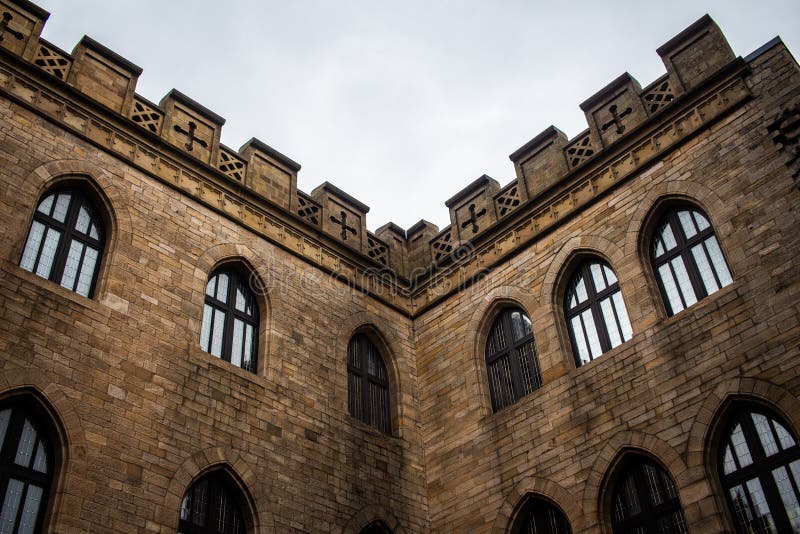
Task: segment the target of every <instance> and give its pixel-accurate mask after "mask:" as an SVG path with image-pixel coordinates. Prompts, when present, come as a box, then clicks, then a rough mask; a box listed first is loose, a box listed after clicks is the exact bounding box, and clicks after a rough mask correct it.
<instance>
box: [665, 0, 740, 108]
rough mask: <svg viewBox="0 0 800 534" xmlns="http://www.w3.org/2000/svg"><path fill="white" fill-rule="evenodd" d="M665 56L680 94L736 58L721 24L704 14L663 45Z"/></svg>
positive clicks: (673, 82) (669, 72) (677, 92)
mask: <svg viewBox="0 0 800 534" xmlns="http://www.w3.org/2000/svg"><path fill="white" fill-rule="evenodd" d="M656 52H657V53H658V55H659V56H661V60H662V61H663V62H664V66H665V67H666V68H667V74H668V75H669V77H670V81H671V82H672V86H673V87H672V89H673V91H674V92H675V95H676V96H680V95H682V94H683V93H686V92H688V91H690V90H691V89H693V88H695V87H697V86H698V85H700V84H701V83H702V82H703V81H704V80H707V79H708V78H710V77H711V76H713V75H714V74H716V73H717V71H719V70H721V69H722V68H724V67H725V66H726V65H728V64H729V63H730V62H731V61H733V59H734V58H735V56H734V54H733V50H731V47H730V45H729V44H728V40H727V39H725V36H724V35H723V34H722V31H721V30H720V29H719V26H717V24H716V23H715V22H714V21H713V20H712V18H711V17H710V16H708V15H704V16H703V17H701V18H700V19H699V20H697V21H696V22H695V23H693V24H692V25H691V26H689V27H688V28H686V29H685V30H683V31H682V32H680V33H679V34H678V35H676V36H675V37H673V38H672V39H670V40H669V41H667V42H666V43H664V44H663V45H661V46H660V47H659V48H658V49H657V50H656Z"/></svg>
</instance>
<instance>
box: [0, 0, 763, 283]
mask: <svg viewBox="0 0 800 534" xmlns="http://www.w3.org/2000/svg"><path fill="white" fill-rule="evenodd" d="M0 10H2V12H3V13H2V14H3V20H4V21H5V23H4V24H3V25H2V26H0V31H2V32H4V34H5V36H6V38H4V39H2V41H0V48H2V50H3V52H4V53H3V54H2V58H0V59H2V60H3V61H2V62H3V63H4V64H8V65H10V66H11V70H12V71H21V72H23V73H24V76H22V75H21V76H19V77H15V76H14V74H13V73H12V72H5V73H3V75H2V76H3V80H0V82H2V86H3V87H4V89H5V91H6V92H10V93H11V94H13V95H15V96H16V97H17V98H21V99H22V100H27V103H28V104H29V105H32V106H34V107H38V108H39V109H40V110H41V111H42V112H44V113H46V114H48V115H50V116H51V117H52V118H54V119H56V120H58V121H60V122H61V123H62V124H64V125H65V127H69V128H72V129H77V130H79V132H80V133H81V134H82V135H84V136H85V137H88V138H89V139H90V140H92V141H94V142H95V143H96V144H99V145H101V146H103V147H104V148H106V149H108V150H110V151H112V152H114V153H115V154H117V155H118V156H119V157H123V158H126V159H128V160H130V161H131V162H132V164H135V165H136V166H138V167H139V168H143V169H145V170H147V171H148V172H150V173H152V174H154V175H155V176H157V177H159V178H161V179H164V180H167V181H169V182H170V183H173V184H174V185H176V186H177V187H179V188H181V189H182V190H184V191H186V192H187V193H189V194H195V195H197V196H199V197H200V198H201V199H202V200H204V201H206V202H209V203H211V204H213V205H214V206H215V208H217V209H219V210H221V211H222V212H224V213H226V214H227V215H229V216H232V217H237V218H239V219H241V220H242V221H243V223H244V224H249V223H248V217H249V218H250V223H252V224H257V225H259V226H258V227H259V228H262V229H263V228H265V223H264V222H263V220H265V219H266V218H271V220H272V219H275V220H279V221H280V223H281V224H282V225H283V226H282V227H281V228H282V229H278V230H275V231H274V232H271V231H269V230H263V232H262V233H263V234H265V235H266V237H268V238H270V239H273V238H274V236H278V240H280V239H281V236H285V234H286V231H287V229H291V230H292V231H294V232H299V233H300V234H302V235H304V236H307V237H309V238H312V239H323V242H324V243H325V246H327V247H333V248H338V249H340V250H343V251H345V253H347V254H352V253H355V255H356V256H355V257H360V258H362V260H363V261H364V262H365V264H366V265H368V266H372V267H379V268H388V269H391V270H392V271H393V272H394V273H396V274H398V275H399V276H400V277H401V278H403V279H406V280H408V279H411V278H412V277H414V276H416V274H417V273H420V272H425V273H431V272H434V271H437V270H441V269H446V268H448V266H450V265H453V264H454V263H455V262H454V259H458V258H456V257H455V256H457V253H458V251H459V250H460V247H461V246H462V245H465V244H469V245H470V247H471V248H472V249H477V248H479V246H480V244H481V243H483V242H486V241H487V240H489V239H492V238H493V237H492V236H495V237H496V235H499V233H500V232H502V231H505V230H507V229H508V228H509V227H510V225H513V224H515V222H514V221H518V219H519V216H518V215H517V214H519V213H522V212H524V213H526V214H527V216H530V215H531V214H533V218H534V219H533V220H534V223H533V225H532V228H533V230H532V231H533V232H537V231H541V230H542V229H543V228H545V227H547V226H548V225H549V224H554V223H555V222H556V221H557V220H558V219H559V218H561V217H563V216H564V214H565V213H568V212H570V211H572V210H575V209H578V207H579V206H580V204H581V203H582V202H588V201H589V200H590V198H591V197H592V196H593V195H596V194H598V193H599V192H600V191H602V190H603V188H604V187H610V184H611V183H613V182H615V181H618V180H620V179H622V178H623V177H624V176H627V175H630V174H631V173H632V172H634V171H636V170H638V169H641V168H642V167H643V166H644V165H647V164H648V162H650V161H652V160H653V159H654V158H655V157H656V156H657V155H659V154H661V153H663V152H664V151H665V150H668V149H669V148H670V147H672V146H674V145H675V144H676V143H678V142H680V141H681V139H683V138H685V137H686V136H687V135H690V134H691V132H692V131H694V130H696V129H697V128H700V127H701V126H703V125H704V124H705V123H706V122H707V120H712V119H713V117H714V113H716V112H717V111H720V110H722V108H723V107H725V106H728V105H729V104H730V102H732V101H734V100H736V101H738V100H741V99H742V98H744V97H745V96H746V92H747V90H746V88H745V87H744V86H736V87H735V88H734V89H730V88H729V89H727V91H728V93H726V95H727V96H726V97H725V98H727V99H728V100H726V101H725V103H724V105H723V104H721V103H720V104H714V105H713V106H712V107H711V108H709V109H711V111H708V110H706V114H705V115H704V116H702V117H699V118H698V117H694V116H691V117H690V116H687V117H683V118H681V117H677V116H673V115H674V113H671V112H670V111H669V110H671V109H677V108H679V107H680V106H679V105H678V103H680V102H686V103H688V102H691V101H693V99H695V97H696V96H697V94H699V91H700V90H701V89H702V88H704V87H707V86H709V84H712V83H714V80H715V78H718V77H719V76H720V73H721V72H722V73H724V72H725V69H726V68H727V69H728V70H730V69H732V68H733V67H731V65H734V66H736V65H739V67H741V64H742V63H743V61H742V60H738V62H739V63H737V60H736V59H735V56H734V54H733V52H732V50H731V48H730V46H729V45H728V43H727V41H726V40H725V38H724V36H723V35H722V33H721V32H720V30H719V28H718V27H717V25H716V24H715V23H714V21H713V20H712V19H711V18H710V17H709V16H708V15H706V16H704V17H702V18H701V19H700V20H698V21H697V22H695V23H694V24H692V25H691V26H690V27H688V28H687V29H686V30H684V31H682V32H681V33H679V34H678V35H676V36H675V37H673V38H672V39H670V40H669V41H667V43H666V44H664V45H663V46H661V47H660V48H659V49H658V50H657V53H658V54H659V55H660V56H661V59H662V61H663V62H664V65H665V67H666V74H664V75H663V76H661V77H660V78H658V79H657V80H655V81H653V82H652V83H651V84H649V85H648V86H646V87H645V88H642V87H641V86H640V84H639V83H638V82H637V81H636V79H635V78H633V77H632V76H631V75H630V74H628V73H623V74H622V75H620V76H619V77H618V78H616V79H615V80H613V81H612V82H611V83H609V84H608V85H607V86H606V87H604V88H602V89H601V90H599V91H598V92H596V93H595V94H594V95H592V96H590V97H589V98H587V99H586V100H585V101H584V102H583V103H581V104H580V107H581V109H582V110H583V112H584V114H585V116H586V121H587V126H588V127H587V129H586V130H585V131H583V132H582V133H580V134H578V135H577V136H575V137H574V138H572V139H568V138H567V137H566V136H565V135H564V133H562V132H561V131H560V130H559V129H558V128H556V127H555V126H550V127H548V128H546V129H545V130H544V131H542V132H541V133H540V134H538V135H536V136H534V137H533V138H532V139H531V140H530V141H529V142H527V143H525V144H524V145H523V146H522V147H520V148H519V149H518V150H516V151H514V152H513V153H512V154H511V155H510V159H511V161H512V163H513V167H514V170H515V174H516V176H515V178H514V179H513V180H512V181H511V182H509V183H507V184H506V185H504V186H501V184H500V183H498V182H497V181H496V180H494V179H492V178H490V177H488V176H486V175H483V176H481V177H480V178H478V179H477V180H475V181H474V182H472V183H471V184H469V185H468V186H466V187H465V188H464V189H463V190H461V191H459V192H458V193H457V194H455V195H454V196H453V197H452V198H450V199H449V200H447V202H445V205H446V206H447V208H448V209H449V212H450V225H449V226H447V227H446V228H444V229H442V230H441V231H440V230H439V228H437V227H436V226H435V225H432V224H430V223H428V222H426V221H420V222H419V223H417V224H415V225H414V226H413V227H411V228H409V229H408V230H404V229H402V228H400V227H398V226H397V225H395V224H393V223H388V224H386V225H384V226H382V227H381V228H380V229H378V231H377V232H375V233H374V234H373V233H372V232H369V231H368V230H367V223H366V216H367V212H368V211H369V208H368V207H367V206H365V205H364V204H363V203H361V202H359V201H358V200H357V199H355V198H354V197H352V196H350V195H349V194H347V193H345V192H344V191H341V190H340V189H338V188H337V187H335V186H333V185H332V184H330V183H328V182H325V183H323V184H322V185H320V186H319V187H317V188H316V189H314V190H313V191H312V192H311V193H310V194H307V193H304V192H302V191H299V190H298V189H297V175H298V172H299V171H300V168H301V166H300V164H299V163H296V162H295V161H293V160H292V159H290V158H288V157H286V156H285V155H283V154H281V153H280V152H279V151H277V150H275V149H274V148H272V147H270V146H269V145H267V144H266V143H264V142H263V141H260V140H258V139H255V138H252V139H251V140H250V141H248V142H247V143H245V144H244V145H243V146H242V147H240V148H239V149H238V150H234V149H232V148H229V147H227V146H225V145H224V144H222V143H221V142H220V139H221V133H222V128H223V126H224V124H225V119H223V118H222V117H220V116H219V115H217V114H216V113H214V112H213V111H211V110H209V109H207V108H205V107H204V106H202V105H201V104H200V103H198V102H195V101H194V100H192V99H191V98H190V97H188V96H186V95H185V94H183V93H181V92H180V91H178V90H176V89H173V90H171V91H170V92H169V93H167V95H165V96H164V97H163V98H162V99H161V100H160V102H159V103H158V104H155V103H153V102H151V101H150V100H148V99H146V98H144V97H142V96H141V95H139V94H137V93H136V92H135V90H136V83H137V79H138V77H139V76H140V75H141V73H142V69H141V68H139V67H138V66H136V65H134V64H133V63H131V62H130V61H128V60H126V59H125V58H123V57H121V56H119V55H118V54H116V53H114V52H113V51H111V50H109V49H108V48H106V47H105V46H103V45H102V44H100V43H98V42H96V41H95V40H93V39H91V38H89V37H84V38H83V39H81V41H80V42H79V43H78V44H77V45H76V46H75V48H74V49H73V50H72V52H71V53H67V52H65V51H63V50H61V49H60V48H58V47H57V46H55V45H53V44H51V43H49V42H47V41H46V40H44V39H42V38H41V37H40V35H41V32H42V29H43V27H44V25H45V23H46V21H47V19H48V17H49V14H48V13H47V12H46V11H44V10H42V9H41V8H39V7H37V6H36V5H34V4H32V3H30V2H28V1H26V0H0ZM15 61H16V62H17V64H18V63H19V62H21V63H23V64H25V65H26V67H25V68H24V69H23V68H19V67H18V66H17V64H15ZM37 69H38V74H35V72H36V70H37ZM41 74H45V75H47V76H49V80H46V81H45V83H46V84H49V85H48V86H49V87H51V88H55V89H53V90H52V91H45V90H43V89H39V86H38V85H36V83H35V82H34V81H35V80H36V79H39V80H41V79H42V76H41ZM12 86H13V87H12ZM42 87H44V86H42ZM737 99H738V100H737ZM74 100H78V101H79V102H80V106H71V105H69V104H70V103H71V102H72V101H74ZM720 102H722V101H720ZM687 105H688V104H687ZM714 106H716V107H714ZM676 113H677V112H676ZM95 117H98V119H95ZM692 117H694V118H692ZM676 120H677V121H678V123H680V127H678V128H672V129H667V130H664V131H662V132H661V133H658V134H657V135H656V133H657V132H656V133H654V132H655V130H656V129H657V127H658V125H659V124H662V123H663V122H664V121H672V124H676V123H675V121H676ZM681 121H682V122H681ZM648 136H649V137H648ZM648 139H649V141H648ZM140 141H141V142H140ZM636 143H638V145H637V146H634V145H635V144H636ZM626 151H627V152H626ZM624 154H627V156H625V155H624ZM162 156H163V157H162ZM615 158H616V159H615ZM620 158H621V159H620ZM603 166H605V167H603ZM590 175H591V180H590V181H589V182H585V183H588V184H589V185H588V186H586V185H585V184H584V186H581V187H583V188H580V187H579V188H577V189H576V187H577V186H576V184H577V182H578V181H579V180H578V177H580V176H583V177H584V178H587V180H588V179H589V178H588V177H590ZM592 180H593V181H592ZM590 182H591V183H590ZM201 184H203V185H201ZM586 187H588V189H586ZM253 203H254V204H253ZM251 204H252V205H251ZM523 208H525V209H524V210H523ZM537 217H539V218H538V219H537ZM256 219H258V220H257V221H256ZM254 221H255V222H254ZM296 248H299V246H297V247H296ZM314 257H316V258H323V259H321V260H319V261H320V263H323V264H324V263H325V260H324V258H325V257H326V256H325V254H323V253H322V252H317V253H315V256H314ZM332 264H335V265H339V263H337V262H335V261H334V262H332Z"/></svg>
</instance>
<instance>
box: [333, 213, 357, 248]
mask: <svg viewBox="0 0 800 534" xmlns="http://www.w3.org/2000/svg"><path fill="white" fill-rule="evenodd" d="M339 214H340V217H341V220H339V219H337V218H336V217H334V216H333V215H331V222H334V223H336V224H338V225H341V227H342V241H347V232H350V233H351V234H353V235H356V229H355V228H353V227H352V226H348V225H347V213H345V211H344V210H342V211H341V212H339Z"/></svg>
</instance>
